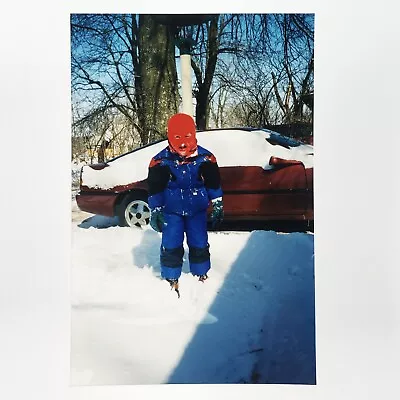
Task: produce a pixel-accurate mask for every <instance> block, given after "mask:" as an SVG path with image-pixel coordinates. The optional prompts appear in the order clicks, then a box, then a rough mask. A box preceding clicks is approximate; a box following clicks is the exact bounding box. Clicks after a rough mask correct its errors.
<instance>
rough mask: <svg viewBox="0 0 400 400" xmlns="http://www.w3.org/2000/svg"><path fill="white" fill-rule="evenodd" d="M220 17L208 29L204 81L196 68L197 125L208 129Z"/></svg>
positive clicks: (198, 127) (199, 127)
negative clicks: (197, 89) (197, 88)
mask: <svg viewBox="0 0 400 400" xmlns="http://www.w3.org/2000/svg"><path fill="white" fill-rule="evenodd" d="M218 18H219V16H217V17H214V18H213V19H212V20H211V22H210V27H209V29H208V51H207V64H206V70H205V74H204V81H201V73H200V74H199V73H198V71H197V73H196V70H195V76H196V80H197V85H198V87H199V91H198V92H197V96H196V125H197V129H199V130H203V129H207V127H208V117H209V107H210V88H211V83H212V80H213V77H214V72H215V67H216V65H217V57H218ZM192 65H193V64H192Z"/></svg>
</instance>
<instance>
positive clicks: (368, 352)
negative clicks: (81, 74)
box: [0, 0, 400, 400]
mask: <svg viewBox="0 0 400 400" xmlns="http://www.w3.org/2000/svg"><path fill="white" fill-rule="evenodd" d="M66 3H67V2H56V1H50V0H47V1H44V0H41V1H36V2H19V1H13V2H7V3H2V6H1V13H0V15H1V16H2V18H1V23H0V116H1V120H0V121H1V124H0V132H1V139H2V141H1V145H2V146H1V153H2V157H1V169H0V182H1V196H0V210H1V236H0V251H1V253H0V263H1V275H0V321H1V327H0V398H4V399H7V400H12V399H31V400H33V399H40V400H47V399H49V400H55V399H57V400H63V399H113V400H114V399H117V400H119V399H128V398H129V399H132V398H147V397H150V398H153V396H154V398H155V396H157V397H158V396H162V397H163V398H168V399H169V398H175V396H179V398H180V397H181V396H182V397H183V396H185V397H190V398H192V399H197V398H202V397H203V396H207V397H210V398H218V397H220V396H224V398H225V397H226V396H229V398H231V399H240V398H243V396H247V398H258V397H260V398H261V397H263V398H264V397H265V398H267V397H269V398H273V399H275V398H279V399H294V398H296V399H338V398H340V399H354V398H357V399H358V398H360V399H377V398H380V397H382V398H385V399H386V398H387V399H389V398H397V397H398V393H399V391H400V390H399V388H398V384H397V383H396V381H398V371H399V367H398V359H399V356H400V346H399V341H398V338H399V337H400V305H399V304H400V302H399V297H400V296H399V293H400V291H399V282H400V273H399V270H398V268H399V267H400V262H399V257H398V248H397V247H398V240H399V234H398V230H397V225H398V222H399V206H398V204H399V191H398V184H399V182H400V179H399V177H398V170H399V168H398V162H397V157H398V153H399V150H398V149H399V145H400V143H399V142H400V140H399V137H398V135H396V133H398V132H399V126H398V123H397V121H398V115H399V103H400V102H399V98H398V93H399V90H400V85H399V79H398V74H399V71H400V58H399V54H398V51H399V43H400V35H399V33H400V28H399V25H400V24H399V21H398V12H397V11H398V10H397V9H396V8H395V7H394V6H389V2H388V1H387V2H379V3H376V4H375V3H371V2H363V1H360V0H359V1H348V0H347V1H344V0H340V1H331V2H329V4H324V5H323V6H322V5H321V3H322V2H321V1H301V2H299V1H286V2H282V1H276V0H274V1H272V0H271V1H268V2H264V3H263V5H262V7H260V6H256V5H255V4H257V3H256V2H251V3H250V2H249V1H246V2H243V4H239V5H236V6H235V7H233V6H232V5H229V6H228V2H222V3H221V2H215V1H202V2H200V3H197V5H196V6H193V5H186V6H185V7H181V6H178V5H175V7H174V8H172V7H171V5H170V4H168V3H167V2H160V3H161V4H158V3H155V2H153V3H152V4H151V5H149V4H148V5H147V8H146V7H145V4H140V5H139V4H137V2H135V1H132V0H131V1H119V2H118V6H115V5H112V4H111V3H112V2H111V1H99V0H96V1H94V0H93V1H77V0H74V1H70V2H68V3H69V4H66ZM147 3H149V2H147ZM324 3H328V2H324ZM391 3H392V4H393V2H391ZM180 4H182V3H180ZM252 4H254V6H251V5H252ZM196 11H197V12H201V13H204V12H207V13H212V12H231V11H236V12H248V13H250V12H264V13H267V12H313V13H315V14H316V26H315V32H316V35H315V44H316V50H315V143H314V145H315V149H316V152H315V154H316V156H315V252H316V256H315V262H316V264H315V268H316V309H317V315H316V323H317V385H316V386H312V387H302V386H286V387H281V386H273V385H236V386H208V385H202V386H198V387H196V388H194V387H193V386H192V385H183V386H163V385H160V386H151V387H147V386H135V387H133V386H131V387H129V386H122V387H95V388H69V387H68V385H69V377H68V371H69V317H70V315H69V268H70V265H69V263H70V221H71V214H70V205H71V201H70V86H69V82H70V59H69V54H70V53H69V51H70V48H69V14H70V13H75V12H90V13H94V12H110V13H113V12H142V13H143V12H149V13H151V12H153V13H154V12H164V13H168V12H175V13H177V12H196ZM50 167H51V168H50ZM43 172H45V174H44V173H43ZM44 216H45V218H44ZM60 255H62V257H61V258H62V259H63V262H62V263H61V264H60V262H59V260H60ZM396 393H397V394H396Z"/></svg>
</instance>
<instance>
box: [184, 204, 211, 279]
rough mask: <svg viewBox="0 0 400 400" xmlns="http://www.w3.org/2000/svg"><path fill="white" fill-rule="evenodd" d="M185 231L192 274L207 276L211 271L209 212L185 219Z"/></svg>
mask: <svg viewBox="0 0 400 400" xmlns="http://www.w3.org/2000/svg"><path fill="white" fill-rule="evenodd" d="M185 230H186V236H187V243H188V246H189V264H190V272H191V273H192V274H193V275H205V274H206V273H207V271H208V270H209V269H210V267H211V265H210V252H209V250H208V248H209V245H208V234H207V211H202V212H200V213H198V214H196V215H195V216H193V217H186V218H185Z"/></svg>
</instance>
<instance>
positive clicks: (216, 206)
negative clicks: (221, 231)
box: [211, 198, 224, 229]
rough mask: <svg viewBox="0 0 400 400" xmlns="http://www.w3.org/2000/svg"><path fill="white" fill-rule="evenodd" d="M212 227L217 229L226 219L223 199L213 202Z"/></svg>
mask: <svg viewBox="0 0 400 400" xmlns="http://www.w3.org/2000/svg"><path fill="white" fill-rule="evenodd" d="M212 208H213V209H212V211H211V227H212V229H215V228H216V227H217V226H218V225H220V224H221V222H222V220H223V219H224V204H223V202H222V198H218V199H214V200H212Z"/></svg>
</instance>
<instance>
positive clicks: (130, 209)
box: [118, 194, 150, 227]
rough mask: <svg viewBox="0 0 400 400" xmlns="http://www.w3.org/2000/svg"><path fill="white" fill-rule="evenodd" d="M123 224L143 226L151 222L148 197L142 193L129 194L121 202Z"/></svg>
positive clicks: (121, 223)
mask: <svg viewBox="0 0 400 400" xmlns="http://www.w3.org/2000/svg"><path fill="white" fill-rule="evenodd" d="M118 218H119V222H120V225H121V226H130V227H134V226H137V227H142V226H146V225H148V224H149V222H150V207H149V205H148V204H147V199H145V198H144V196H140V195H132V194H131V195H129V196H127V197H126V198H125V199H124V200H123V201H122V203H121V205H120V207H119V211H118Z"/></svg>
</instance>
